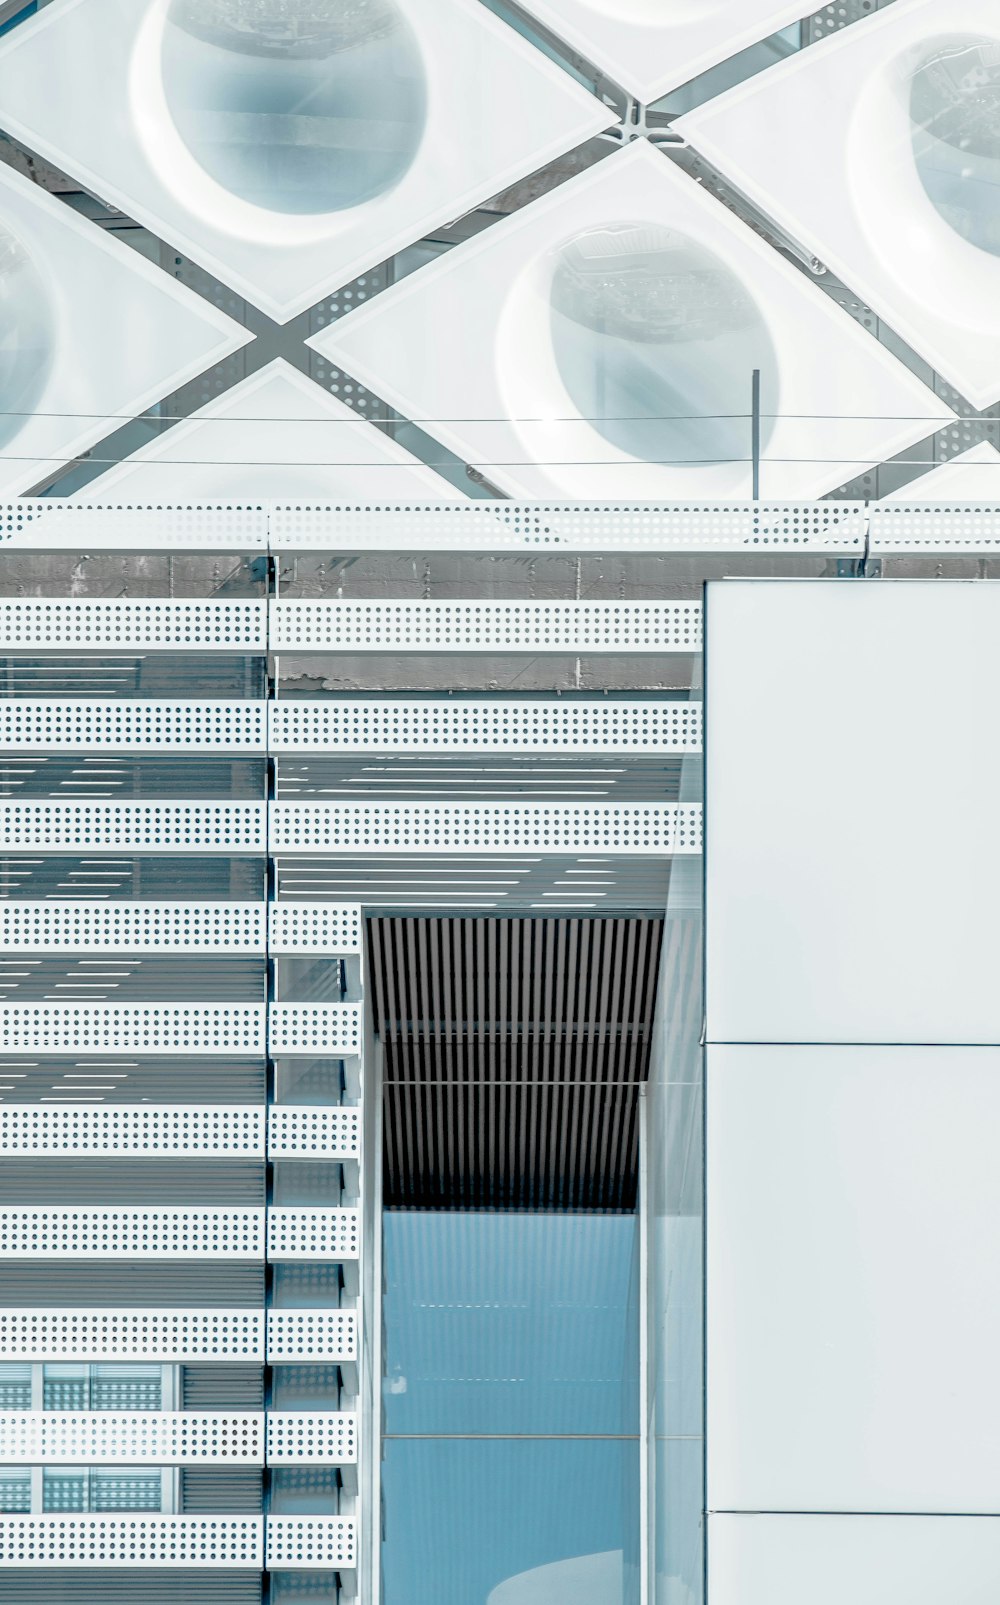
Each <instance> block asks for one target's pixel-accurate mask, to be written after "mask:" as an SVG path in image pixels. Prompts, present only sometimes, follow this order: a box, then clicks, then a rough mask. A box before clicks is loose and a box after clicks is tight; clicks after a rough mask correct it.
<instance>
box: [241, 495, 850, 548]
mask: <svg viewBox="0 0 1000 1605" xmlns="http://www.w3.org/2000/svg"><path fill="white" fill-rule="evenodd" d="M270 522H271V545H272V546H273V547H274V548H276V549H278V550H281V549H287V548H291V549H299V550H301V549H302V548H303V547H310V546H311V547H318V548H319V549H321V550H324V551H341V552H342V551H390V552H401V551H403V552H405V551H417V552H541V553H545V552H552V553H559V552H615V551H626V552H636V551H638V552H678V553H679V552H743V551H746V550H748V549H749V550H755V549H759V548H763V549H765V550H766V549H769V548H775V549H777V550H785V549H792V550H794V551H799V552H801V551H818V552H841V553H844V554H845V555H846V554H848V553H851V552H858V551H860V550H862V549H863V547H864V540H865V504H864V502H848V501H836V502H708V503H703V504H702V505H701V506H698V505H697V504H689V505H685V504H684V503H671V504H669V505H668V506H658V505H657V504H656V503H654V502H635V503H631V504H628V503H623V504H621V505H616V504H615V503H613V502H602V503H598V504H596V505H594V506H592V507H586V506H582V505H581V504H580V503H578V502H522V503H520V504H519V503H517V502H507V501H504V502H480V501H477V502H464V503H461V504H455V505H453V506H447V505H442V506H436V507H429V506H425V507H406V508H399V507H297V506H295V505H291V504H286V503H283V502H277V503H274V504H272V508H271V521H270Z"/></svg>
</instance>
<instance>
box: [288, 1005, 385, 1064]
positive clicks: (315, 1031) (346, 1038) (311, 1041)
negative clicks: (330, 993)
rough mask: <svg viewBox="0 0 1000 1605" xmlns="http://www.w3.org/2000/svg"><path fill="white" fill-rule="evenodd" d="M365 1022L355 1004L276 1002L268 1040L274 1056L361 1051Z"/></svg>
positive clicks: (338, 1054) (334, 1054) (336, 1055)
mask: <svg viewBox="0 0 1000 1605" xmlns="http://www.w3.org/2000/svg"><path fill="white" fill-rule="evenodd" d="M363 1030H364V1021H363V1018H362V1012H361V1009H360V1008H359V1007H358V1006H357V1004H354V1003H272V1004H271V1005H270V1010H269V1019H268V1038H269V1046H270V1051H271V1055H272V1057H274V1058H277V1057H278V1056H279V1055H286V1054H299V1053H305V1054H309V1055H314V1054H332V1055H333V1056H334V1057H339V1056H340V1055H342V1054H355V1053H360V1052H361V1044H362V1040H363Z"/></svg>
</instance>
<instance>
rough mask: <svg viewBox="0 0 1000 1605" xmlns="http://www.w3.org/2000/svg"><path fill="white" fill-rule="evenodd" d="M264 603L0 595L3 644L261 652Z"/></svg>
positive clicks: (8, 648)
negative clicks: (111, 599) (1, 596)
mask: <svg viewBox="0 0 1000 1605" xmlns="http://www.w3.org/2000/svg"><path fill="white" fill-rule="evenodd" d="M266 642H267V604H266V603H265V602H255V601H249V602H247V601H232V602H218V601H174V600H170V601H168V600H167V599H166V598H163V599H160V598H156V599H155V600H139V599H135V600H133V599H131V598H127V597H116V598H115V599H114V600H113V601H106V600H104V599H103V598H101V599H99V600H90V599H81V598H76V599H73V598H66V597H21V596H19V597H13V598H11V597H5V598H3V599H2V600H0V651H3V652H31V653H37V652H113V651H116V650H117V651H121V650H122V649H127V650H130V651H143V652H251V653H255V652H264V651H266Z"/></svg>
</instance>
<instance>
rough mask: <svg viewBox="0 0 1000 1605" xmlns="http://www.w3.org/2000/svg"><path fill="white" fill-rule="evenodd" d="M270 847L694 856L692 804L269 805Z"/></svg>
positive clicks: (696, 834)
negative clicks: (672, 854) (685, 854)
mask: <svg viewBox="0 0 1000 1605" xmlns="http://www.w3.org/2000/svg"><path fill="white" fill-rule="evenodd" d="M271 844H272V848H273V850H274V851H276V852H299V853H303V852H304V853H309V852H316V853H357V852H365V853H411V852H433V853H484V852H492V853H503V852H518V853H523V852H540V853H611V854H616V853H628V854H630V855H632V854H656V855H663V854H665V853H697V852H700V850H701V809H700V807H699V806H698V805H697V804H693V803H645V804H643V803H639V804H635V805H634V806H628V805H625V804H622V805H618V806H601V805H597V804H589V805H588V804H585V803H577V804H572V805H567V806H560V805H558V804H545V803H534V804H532V803H523V804H517V803H498V804H486V803H467V804H458V803H456V804H447V803H440V804H437V803H400V804H395V805H394V804H389V803H382V804H364V803H326V804H324V803H274V804H272V805H271Z"/></svg>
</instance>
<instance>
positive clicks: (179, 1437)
mask: <svg viewBox="0 0 1000 1605" xmlns="http://www.w3.org/2000/svg"><path fill="white" fill-rule="evenodd" d="M263 1427H264V1414H263V1411H260V1412H256V1413H254V1414H250V1415H221V1414H220V1415H196V1414H194V1413H193V1412H189V1411H170V1412H162V1413H161V1412H160V1411H156V1410H127V1411H121V1412H116V1411H112V1410H99V1411H81V1412H79V1413H73V1412H70V1411H63V1410H17V1411H14V1412H12V1413H11V1414H9V1415H0V1461H5V1462H10V1463H11V1464H14V1465H24V1464H25V1463H28V1464H38V1463H39V1462H41V1461H47V1462H49V1463H50V1464H55V1465H60V1464H66V1463H72V1462H77V1461H81V1460H82V1461H87V1462H90V1463H93V1462H97V1463H98V1464H100V1463H101V1462H102V1461H107V1462H109V1463H111V1464H114V1463H116V1462H121V1461H125V1462H127V1463H135V1464H140V1463H145V1464H154V1465H160V1466H178V1465H186V1464H188V1463H195V1462H205V1461H209V1462H214V1463H221V1462H230V1461H234V1460H235V1461H240V1462H242V1463H243V1464H245V1465H258V1466H259V1465H262V1464H263V1461H264V1445H263V1438H264V1431H263Z"/></svg>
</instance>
